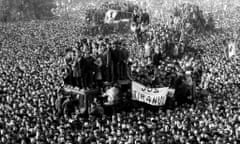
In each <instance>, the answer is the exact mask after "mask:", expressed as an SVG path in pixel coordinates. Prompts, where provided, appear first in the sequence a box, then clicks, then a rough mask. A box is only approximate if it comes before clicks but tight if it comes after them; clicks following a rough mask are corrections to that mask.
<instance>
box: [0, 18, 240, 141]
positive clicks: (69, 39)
mask: <svg viewBox="0 0 240 144" xmlns="http://www.w3.org/2000/svg"><path fill="white" fill-rule="evenodd" d="M153 31H154V32H152V35H153V37H154V38H153V40H151V41H149V43H148V44H146V45H145V46H144V45H138V43H137V42H135V40H134V38H133V37H132V35H131V34H126V35H111V36H108V37H100V36H97V37H94V38H86V37H84V36H82V35H81V32H82V29H81V24H79V22H77V21H60V20H58V21H32V22H15V23H1V27H0V33H1V35H0V54H1V58H0V83H1V84H0V93H1V94H0V95H1V97H0V143H4V144H12V143H21V144H28V143H29V144H30V143H31V144H35V143H36V144H46V143H49V144H55V143H58V144H59V143H60V144H61V143H64V144H65V143H66V144H75V143H82V144H117V143H122V144H149V143H152V144H160V143H163V144H166V143H169V144H175V143H177V144H178V143H183V144H193V143H200V144H222V143H224V144H237V143H239V141H240V109H239V107H240V100H239V80H240V77H239V76H240V75H239V70H240V69H239V68H240V67H239V58H238V57H237V56H236V57H234V58H231V59H230V58H228V57H227V56H226V55H225V54H224V49H225V46H224V44H223V40H224V39H226V38H225V37H226V35H225V34H221V33H211V34H208V35H206V34H205V35H197V36H196V38H193V39H191V41H190V42H189V45H190V46H191V48H192V49H194V50H196V51H201V53H200V52H199V53H198V54H193V53H191V52H190V53H187V54H185V55H184V56H182V57H174V56H173V57H171V56H165V55H164V54H165V52H164V50H165V49H166V48H167V46H166V43H165V44H164V41H168V39H166V40H162V41H161V40H159V37H161V38H164V37H167V36H166V35H168V33H165V32H163V33H159V32H161V31H162V30H159V29H158V27H154V26H153ZM164 31H165V30H164ZM161 34H162V35H161ZM157 35H159V36H157ZM172 39H173V40H175V38H172ZM173 40H171V41H173ZM171 41H169V42H168V44H169V43H171ZM178 46H179V47H178V48H179V50H180V49H181V47H182V49H183V48H184V49H186V47H187V46H185V45H184V44H181V43H180V44H179V45H178ZM184 51H185V50H184ZM66 53H67V55H66ZM181 53H183V52H181ZM128 68H129V69H130V70H129V73H127V69H128ZM189 68H190V70H191V71H193V73H192V75H193V76H194V75H195V74H194V72H195V71H196V72H199V71H201V73H202V75H203V77H202V80H201V79H200V80H199V81H200V82H199V85H198V86H197V90H198V92H197V94H196V95H197V96H196V100H195V102H194V103H190V104H183V105H181V106H178V107H176V108H174V109H166V110H165V109H162V108H159V110H157V111H152V110H149V109H145V108H142V107H140V108H139V107H137V108H132V109H127V110H126V111H121V112H118V113H113V114H112V115H105V114H101V115H89V116H88V117H87V118H83V117H81V114H80V112H79V110H78V109H76V110H75V112H74V113H73V114H72V115H71V116H65V115H64V116H62V117H58V116H57V114H56V113H57V110H56V107H55V102H56V100H57V98H58V97H59V96H60V95H62V94H61V93H59V89H60V88H61V87H63V86H64V84H71V85H75V86H78V87H81V88H84V89H91V88H95V87H102V85H103V83H104V82H105V81H107V82H113V83H116V82H117V80H121V79H126V78H128V77H129V76H130V77H131V78H132V79H133V80H136V81H139V82H141V83H144V84H145V85H148V86H160V87H161V86H171V82H170V81H171V79H172V77H174V76H175V75H174V74H176V75H181V74H184V71H186V70H188V69H189ZM79 69H80V70H79ZM66 74H67V75H66ZM69 74H70V75H69ZM168 75H169V76H168ZM196 75H197V74H196ZM199 75H201V74H199ZM199 75H197V76H198V77H199ZM204 77H207V79H204ZM206 82H207V84H206ZM203 85H207V86H206V87H205V86H203ZM203 88H205V89H206V91H208V93H207V94H203V93H201V91H202V89H203ZM96 105H98V103H97V104H95V105H94V104H93V105H91V106H93V107H94V106H96Z"/></svg>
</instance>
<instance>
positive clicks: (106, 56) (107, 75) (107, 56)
mask: <svg viewBox="0 0 240 144" xmlns="http://www.w3.org/2000/svg"><path fill="white" fill-rule="evenodd" d="M111 59H112V58H111V49H110V44H109V43H106V48H105V49H104V52H103V54H102V60H103V66H102V68H103V80H104V81H107V82H110V81H111V79H112V78H111V67H112V66H111V65H112V60H111Z"/></svg>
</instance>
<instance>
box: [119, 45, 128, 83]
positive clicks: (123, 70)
mask: <svg viewBox="0 0 240 144" xmlns="http://www.w3.org/2000/svg"><path fill="white" fill-rule="evenodd" d="M128 57H129V52H128V50H127V49H126V45H125V44H124V45H122V47H121V48H120V79H122V80H125V79H127V60H128Z"/></svg>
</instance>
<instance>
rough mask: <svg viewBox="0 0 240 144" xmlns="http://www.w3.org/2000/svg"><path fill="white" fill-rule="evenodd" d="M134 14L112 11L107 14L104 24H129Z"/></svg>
mask: <svg viewBox="0 0 240 144" xmlns="http://www.w3.org/2000/svg"><path fill="white" fill-rule="evenodd" d="M131 16H132V14H131V13H130V12H123V11H118V10H113V9H110V10H108V11H107V12H106V13H105V18H104V23H107V24H111V23H119V22H129V21H130V18H131Z"/></svg>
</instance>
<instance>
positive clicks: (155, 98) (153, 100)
mask: <svg viewBox="0 0 240 144" xmlns="http://www.w3.org/2000/svg"><path fill="white" fill-rule="evenodd" d="M152 104H153V105H156V104H157V97H153V99H152Z"/></svg>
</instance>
